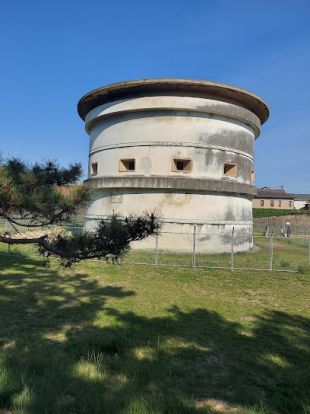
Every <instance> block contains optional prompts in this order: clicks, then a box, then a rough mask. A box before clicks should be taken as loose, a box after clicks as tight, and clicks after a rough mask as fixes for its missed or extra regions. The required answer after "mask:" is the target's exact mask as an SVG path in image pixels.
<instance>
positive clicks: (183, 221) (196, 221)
mask: <svg viewBox="0 0 310 414" xmlns="http://www.w3.org/2000/svg"><path fill="white" fill-rule="evenodd" d="M109 217H110V216H108V215H101V214H85V218H88V219H92V220H102V219H108V218H109ZM159 221H160V222H161V223H168V224H174V223H176V224H225V225H227V224H228V225H232V226H233V225H236V224H240V225H245V224H246V225H253V222H252V221H250V220H236V221H232V220H230V221H225V220H199V219H187V220H186V219H179V218H169V217H165V218H163V219H160V220H159Z"/></svg>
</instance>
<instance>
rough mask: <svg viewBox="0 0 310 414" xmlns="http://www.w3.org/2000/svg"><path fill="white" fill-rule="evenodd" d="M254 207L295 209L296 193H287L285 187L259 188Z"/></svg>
mask: <svg viewBox="0 0 310 414" xmlns="http://www.w3.org/2000/svg"><path fill="white" fill-rule="evenodd" d="M253 208H276V209H294V195H293V194H289V193H287V192H286V191H285V190H284V188H283V187H280V188H269V187H263V188H258V190H257V195H256V197H255V198H254V199H253Z"/></svg>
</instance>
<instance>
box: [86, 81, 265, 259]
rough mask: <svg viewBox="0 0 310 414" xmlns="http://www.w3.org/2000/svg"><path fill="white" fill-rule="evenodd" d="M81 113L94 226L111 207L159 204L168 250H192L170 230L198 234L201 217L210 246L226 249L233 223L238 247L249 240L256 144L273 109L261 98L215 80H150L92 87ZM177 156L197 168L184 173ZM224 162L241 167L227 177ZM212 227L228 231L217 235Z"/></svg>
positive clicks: (137, 209) (135, 209)
mask: <svg viewBox="0 0 310 414" xmlns="http://www.w3.org/2000/svg"><path fill="white" fill-rule="evenodd" d="M79 113H80V115H81V116H82V118H83V119H85V127H86V130H87V132H88V133H89V135H90V151H89V165H90V170H89V178H88V180H87V182H88V183H89V184H90V185H91V186H92V187H93V188H95V189H96V192H95V196H94V199H93V200H92V202H91V203H90V205H89V208H88V210H87V214H86V217H85V219H86V228H87V229H90V228H92V227H93V226H94V225H95V222H96V219H98V218H99V217H101V216H108V215H110V214H112V213H113V212H118V213H119V214H120V215H122V216H125V215H127V214H130V213H136V214H141V213H143V212H144V211H146V210H148V211H152V210H154V209H156V211H157V214H159V215H160V217H161V218H162V220H163V223H164V224H163V232H164V234H163V235H162V236H161V239H160V244H161V246H163V248H164V249H165V248H168V247H169V246H170V247H171V246H173V248H174V249H178V250H180V251H182V250H188V246H187V242H186V241H184V240H185V239H186V237H187V236H186V237H185V236H184V237H183V238H182V237H178V238H177V239H178V241H177V242H175V243H172V239H171V238H173V237H175V235H174V236H172V235H171V234H170V235H169V234H168V233H167V232H169V231H172V232H174V233H175V232H181V233H188V232H189V234H191V233H192V228H193V224H196V229H197V231H198V232H200V233H201V234H203V239H204V240H205V243H204V248H207V247H208V248H209V249H211V250H212V251H227V249H228V243H227V240H228V238H229V236H230V234H231V231H232V227H234V228H235V232H236V233H235V234H236V250H245V249H248V248H249V247H251V245H252V203H251V199H252V198H253V196H254V195H255V194H256V191H255V187H254V186H253V183H252V182H251V174H252V172H253V170H254V167H253V145H254V140H255V138H257V137H258V135H259V132H260V127H261V123H263V122H264V121H265V120H266V119H267V117H268V108H267V106H266V105H265V104H264V102H263V101H261V100H260V99H259V98H257V97H256V96H255V95H252V94H249V93H247V92H246V91H243V90H241V89H238V88H234V87H230V86H226V85H221V84H215V83H212V82H203V81H190V80H178V79H177V80H175V79H173V80H167V79H164V80H143V81H132V82H124V83H120V84H115V85H110V86H107V87H104V88H100V89H98V90H95V91H92V92H91V93H89V94H87V95H86V96H85V97H83V98H82V99H81V101H80V102H79ZM121 159H134V160H135V168H134V170H130V171H124V169H123V168H122V169H120V168H119V165H120V160H121ZM174 159H185V160H190V162H191V168H190V169H189V170H188V171H185V170H182V171H176V170H175V169H174V168H173V160H174ZM225 163H231V164H235V165H237V172H236V174H235V176H231V177H228V176H225V175H224V164H225ZM92 164H96V168H97V173H96V175H95V176H94V175H92V174H91V165H92ZM165 232H166V233H165ZM206 233H217V234H219V235H220V236H219V237H217V238H216V237H215V236H213V237H212V240H211V238H208V237H207V235H206ZM189 237H191V236H189ZM183 239H184V240H183ZM182 240H183V241H182ZM150 243H152V241H151V239H149V240H146V241H142V242H141V243H140V247H143V246H144V247H148V246H149V244H150ZM211 250H210V251H211Z"/></svg>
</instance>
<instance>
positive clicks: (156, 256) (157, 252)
mask: <svg viewBox="0 0 310 414" xmlns="http://www.w3.org/2000/svg"><path fill="white" fill-rule="evenodd" d="M158 254H159V244H158V233H156V236H155V256H154V264H155V265H156V266H157V265H158Z"/></svg>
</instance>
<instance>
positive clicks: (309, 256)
mask: <svg viewBox="0 0 310 414" xmlns="http://www.w3.org/2000/svg"><path fill="white" fill-rule="evenodd" d="M308 252H309V254H308V261H309V265H310V239H309V250H308Z"/></svg>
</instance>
